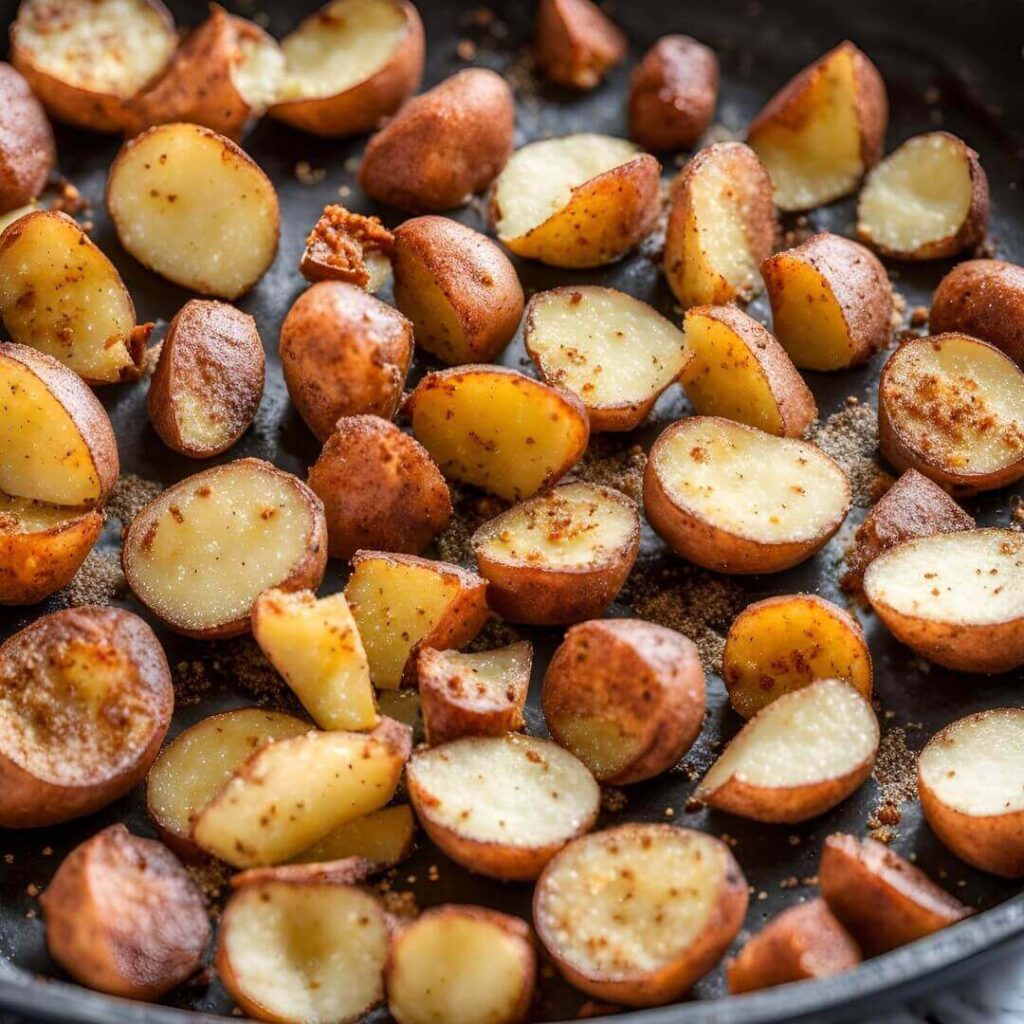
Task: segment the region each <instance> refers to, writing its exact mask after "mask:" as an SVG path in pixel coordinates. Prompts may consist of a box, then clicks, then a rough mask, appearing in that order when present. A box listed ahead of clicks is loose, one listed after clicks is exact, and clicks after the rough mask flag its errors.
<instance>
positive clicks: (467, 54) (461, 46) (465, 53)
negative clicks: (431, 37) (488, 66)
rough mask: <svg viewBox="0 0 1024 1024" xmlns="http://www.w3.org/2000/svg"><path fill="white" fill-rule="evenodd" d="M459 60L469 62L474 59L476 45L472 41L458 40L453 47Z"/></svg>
mask: <svg viewBox="0 0 1024 1024" xmlns="http://www.w3.org/2000/svg"><path fill="white" fill-rule="evenodd" d="M455 52H456V53H457V54H458V55H459V60H464V61H471V60H475V59H476V43H474V42H473V40H472V39H460V40H459V42H458V45H457V46H456V47H455Z"/></svg>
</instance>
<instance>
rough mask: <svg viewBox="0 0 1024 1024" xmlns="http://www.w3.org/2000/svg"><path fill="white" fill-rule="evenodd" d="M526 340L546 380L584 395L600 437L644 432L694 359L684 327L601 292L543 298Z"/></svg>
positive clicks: (566, 291)
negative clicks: (642, 428) (648, 420)
mask: <svg viewBox="0 0 1024 1024" xmlns="http://www.w3.org/2000/svg"><path fill="white" fill-rule="evenodd" d="M523 338H524V341H525V344H526V351H527V352H528V353H529V355H530V358H531V359H532V360H533V361H534V363H535V364H536V366H537V369H538V370H539V371H540V375H541V377H542V379H543V380H545V381H547V382H548V383H549V384H553V385H554V386H555V387H558V388H562V389H563V390H565V391H568V392H570V393H571V394H574V395H576V397H577V398H579V400H580V401H581V402H582V403H583V405H584V407H585V408H586V410H587V416H588V418H589V419H590V429H591V430H595V431H599V430H633V429H634V428H635V427H638V426H639V425H640V423H641V422H642V421H643V420H644V418H645V417H646V416H647V414H648V413H649V412H650V411H651V410H652V409H653V408H654V403H655V402H657V400H658V398H659V397H660V395H661V394H662V392H664V391H665V390H666V389H667V388H669V387H670V386H671V385H672V384H674V383H675V381H676V380H677V379H678V377H679V374H680V373H681V372H682V371H683V368H684V367H685V366H686V365H687V363H688V362H689V360H690V352H689V350H688V348H687V345H686V339H685V338H684V337H683V333H682V331H680V330H679V328H677V327H676V326H675V325H674V324H672V323H670V322H669V321H668V320H666V319H665V317H663V316H662V315H661V314H660V313H658V312H657V311H656V310H655V309H653V308H652V307H651V306H648V305H647V303H646V302H641V301H640V300H639V299H634V298H633V296H632V295H627V294H626V293H625V292H620V291H616V290H615V289H614V288H602V287H600V286H598V285H580V286H578V287H572V288H552V289H551V290H550V291H546V292H537V293H536V294H535V295H534V296H533V298H531V299H530V305H529V307H528V308H527V311H526V326H525V330H524V335H523Z"/></svg>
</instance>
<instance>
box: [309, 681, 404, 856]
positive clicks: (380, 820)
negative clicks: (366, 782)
mask: <svg viewBox="0 0 1024 1024" xmlns="http://www.w3.org/2000/svg"><path fill="white" fill-rule="evenodd" d="M385 692H390V693H408V694H410V695H412V694H413V691H411V690H402V691H399V690H391V691H385ZM415 839H416V819H415V818H414V817H413V813H412V808H411V807H410V806H409V805H408V804H391V805H390V806H388V807H382V808H381V809H380V810H379V811H370V813H369V814H364V815H363V816H362V817H361V818H356V819H355V821H349V822H347V823H346V824H344V825H339V826H338V827H337V828H336V829H334V830H333V831H332V832H328V833H327V835H325V836H324V837H323V839H320V840H318V841H317V842H315V843H314V844H313V845H312V846H310V847H309V848H308V849H305V850H303V851H302V853H300V854H297V855H296V856H294V857H292V859H291V861H290V862H289V863H291V864H322V863H324V862H326V861H337V860H340V859H345V858H353V859H357V860H361V861H368V862H369V863H370V864H372V865H373V870H374V871H376V870H378V869H380V868H389V867H392V866H393V865H395V864H398V863H400V862H401V861H403V860H405V858H406V857H408V856H409V855H410V854H411V853H412V851H413V849H414V847H415V845H416V842H415Z"/></svg>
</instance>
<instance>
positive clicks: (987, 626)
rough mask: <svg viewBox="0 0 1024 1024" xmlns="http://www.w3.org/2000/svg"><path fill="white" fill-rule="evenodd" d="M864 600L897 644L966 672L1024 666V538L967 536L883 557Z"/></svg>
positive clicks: (926, 540) (1005, 533)
mask: <svg viewBox="0 0 1024 1024" xmlns="http://www.w3.org/2000/svg"><path fill="white" fill-rule="evenodd" d="M864 593H865V595H866V596H867V599H868V600H869V601H870V602H871V607H872V608H873V609H874V610H875V614H877V615H878V617H879V618H880V619H881V620H882V621H883V622H884V623H885V624H886V626H888V627H889V630H890V631H891V632H892V634H893V636H895V637H896V639H897V640H899V641H901V642H902V643H905V644H906V645H907V646H908V647H912V648H913V649H914V650H915V651H917V653H918V654H920V655H921V657H922V658H927V659H928V660H929V661H934V662H935V663H936V664H938V665H944V666H945V667H946V668H953V669H957V670H958V671H960V672H1008V671H1009V670H1010V669H1013V668H1017V667H1018V666H1020V665H1024V534H1020V533H1017V532H1015V531H1014V530H998V529H989V530H965V531H963V532H961V533H945V534H939V535H937V536H934V537H919V538H916V539H914V540H909V541H907V542H905V543H903V544H900V545H898V546H897V547H895V548H892V549H891V550H890V551H887V552H885V554H883V555H879V556H878V558H876V559H875V560H874V561H873V562H872V563H871V564H870V565H869V566H868V568H867V571H866V572H865V574H864Z"/></svg>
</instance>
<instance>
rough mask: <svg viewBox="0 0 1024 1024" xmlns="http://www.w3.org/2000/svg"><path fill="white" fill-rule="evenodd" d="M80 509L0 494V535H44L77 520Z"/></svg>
mask: <svg viewBox="0 0 1024 1024" xmlns="http://www.w3.org/2000/svg"><path fill="white" fill-rule="evenodd" d="M81 515H82V511H81V509H73V508H60V507H59V506H57V505H44V504H42V503H41V502H38V501H32V500H31V499H27V498H12V497H10V496H9V495H6V494H0V533H45V532H46V531H48V530H54V529H60V528H61V527H62V526H63V525H64V524H65V523H69V522H71V521H72V520H74V519H78V517H79V516H81Z"/></svg>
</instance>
